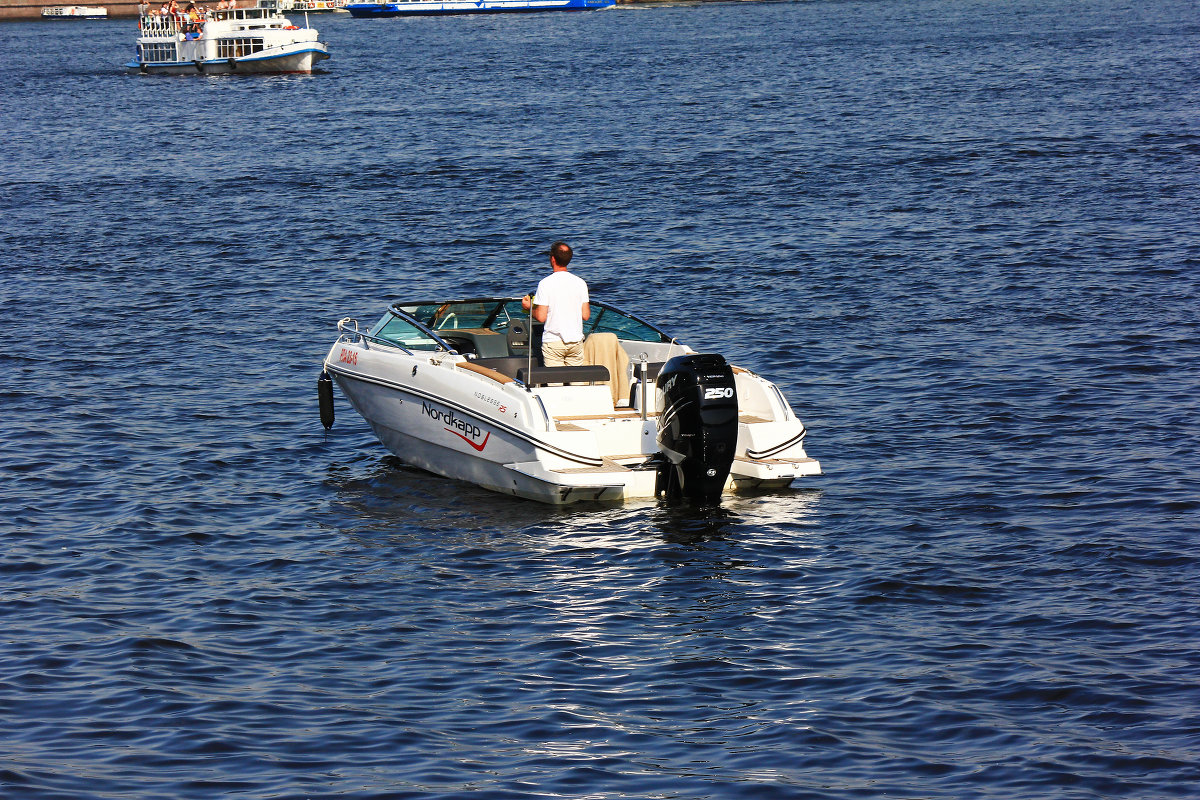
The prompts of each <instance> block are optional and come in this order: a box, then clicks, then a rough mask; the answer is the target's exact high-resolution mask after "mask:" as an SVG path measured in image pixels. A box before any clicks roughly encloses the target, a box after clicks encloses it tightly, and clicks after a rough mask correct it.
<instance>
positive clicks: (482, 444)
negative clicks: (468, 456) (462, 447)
mask: <svg viewBox="0 0 1200 800" xmlns="http://www.w3.org/2000/svg"><path fill="white" fill-rule="evenodd" d="M446 430H447V431H450V433H453V434H454V435H455V436H457V437H458V438H460V439H462V440H463V441H464V442H466V443H467V444H469V445H471V447H474V448H475V449H476V450H478V451H479V452H481V453H482V452H483V448H485V447H487V443H488V439H490V438H492V432H491V431H488V432H487V436H484V437H483V441H482V442H480V443H479V444H475V443H474V442H472V441H471V440H470V439H468V438H467V437H465V436H463V435H462V434H461V433H459V432H458V431H451V430H450V429H449V428H446Z"/></svg>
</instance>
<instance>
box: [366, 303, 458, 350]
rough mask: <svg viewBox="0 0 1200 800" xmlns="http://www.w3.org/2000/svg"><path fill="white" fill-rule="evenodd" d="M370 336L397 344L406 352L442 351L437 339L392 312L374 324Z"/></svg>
mask: <svg viewBox="0 0 1200 800" xmlns="http://www.w3.org/2000/svg"><path fill="white" fill-rule="evenodd" d="M370 335H371V336H373V337H374V338H376V339H382V340H384V341H387V342H391V343H392V344H397V345H400V346H401V347H403V348H404V349H406V350H439V349H443V348H442V345H441V344H440V343H439V342H438V340H437V339H435V338H433V337H432V336H430V335H429V334H428V333H427V332H426V331H423V330H421V328H420V327H418V326H417V325H414V324H413V323H412V322H411V321H410V320H407V319H405V318H404V317H401V316H399V315H397V314H395V313H393V312H392V311H390V310H389V311H388V313H386V314H384V315H383V319H381V320H379V322H377V323H375V327H373V328H371V330H370Z"/></svg>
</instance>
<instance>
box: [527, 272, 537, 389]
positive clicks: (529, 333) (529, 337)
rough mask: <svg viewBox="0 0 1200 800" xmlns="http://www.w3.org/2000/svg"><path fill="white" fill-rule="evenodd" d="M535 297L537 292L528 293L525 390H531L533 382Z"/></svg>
mask: <svg viewBox="0 0 1200 800" xmlns="http://www.w3.org/2000/svg"><path fill="white" fill-rule="evenodd" d="M535 297H537V292H534V293H533V294H531V295H529V326H528V327H527V328H526V329H525V341H526V343H527V345H528V346H527V347H526V350H528V351H529V352H528V357H529V369H527V370H525V391H527V392H532V391H533V390H532V389H530V388H529V387H530V386H531V385H532V384H533V299H534V298H535Z"/></svg>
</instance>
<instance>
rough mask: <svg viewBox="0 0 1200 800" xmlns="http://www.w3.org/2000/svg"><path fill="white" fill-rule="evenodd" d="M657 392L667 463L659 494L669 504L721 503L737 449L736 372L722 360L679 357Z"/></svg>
mask: <svg viewBox="0 0 1200 800" xmlns="http://www.w3.org/2000/svg"><path fill="white" fill-rule="evenodd" d="M657 387H658V388H657V391H656V392H655V396H656V400H657V406H658V412H659V418H658V447H659V450H660V451H661V452H662V456H663V459H662V461H661V462H660V464H659V467H658V477H657V479H656V480H655V494H657V495H659V496H660V497H661V496H662V495H663V494H664V493H665V495H666V498H667V500H668V501H669V502H679V501H680V500H687V501H688V502H690V503H693V504H696V505H703V506H715V505H718V504H720V502H721V492H722V490H723V489H724V488H725V481H726V480H727V479H728V478H729V468H730V467H731V466H732V465H733V454H734V451H735V449H736V448H737V435H738V404H737V389H736V388H735V386H734V381H733V368H732V367H730V366H729V364H727V363H725V358H724V357H723V356H720V355H716V354H715V353H714V354H705V355H691V356H676V357H675V358H672V359H671V360H670V361H668V362H667V363H666V364H664V365H663V368H662V371H661V372H660V373H659V374H658V384H657Z"/></svg>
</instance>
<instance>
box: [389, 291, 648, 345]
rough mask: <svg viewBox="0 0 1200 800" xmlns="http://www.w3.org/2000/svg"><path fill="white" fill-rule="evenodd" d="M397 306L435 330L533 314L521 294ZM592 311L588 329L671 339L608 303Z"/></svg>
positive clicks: (491, 326) (502, 324)
mask: <svg viewBox="0 0 1200 800" xmlns="http://www.w3.org/2000/svg"><path fill="white" fill-rule="evenodd" d="M393 308H394V309H396V310H397V311H401V312H403V313H404V314H407V315H409V316H411V317H412V318H413V319H415V320H417V321H418V322H420V323H421V324H422V325H425V326H426V327H428V328H429V329H430V330H434V331H446V330H455V329H461V328H469V329H475V330H480V329H483V330H491V331H504V330H507V329H508V325H509V323H510V322H511V321H512V320H521V319H527V318H528V317H529V312H528V311H525V310H524V309H522V308H521V300H520V298H493V299H483V300H451V301H447V302H436V301H435V302H428V303H403V304H400V303H398V304H396V305H395V306H393ZM591 312H592V313H591V315H590V316H589V318H588V321H587V322H585V323H584V332H585V333H588V334H592V333H614V334H616V336H617V338H618V339H624V340H626V341H634V342H669V341H671V338H670V337H669V336H667V335H666V334H665V333H663V332H662V331H660V330H659V329H658V328H656V327H654V326H653V325H651V324H649V323H647V322H643V321H642V320H640V319H638V318H637V317H635V316H633V315H632V314H629V313H627V312H624V311H621V310H620V309H617V308H614V307H612V306H610V305H608V304H607V303H598V302H595V301H593V302H592V303H591Z"/></svg>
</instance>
